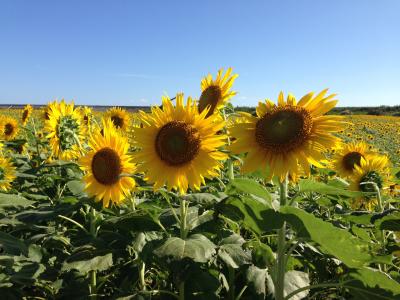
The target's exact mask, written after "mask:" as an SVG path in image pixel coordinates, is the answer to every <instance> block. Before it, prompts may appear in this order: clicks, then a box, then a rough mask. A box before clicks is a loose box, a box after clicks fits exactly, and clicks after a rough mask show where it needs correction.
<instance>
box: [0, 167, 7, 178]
mask: <svg viewBox="0 0 400 300" xmlns="http://www.w3.org/2000/svg"><path fill="white" fill-rule="evenodd" d="M5 173H6V172H5V171H4V169H3V168H2V167H0V181H1V180H4V178H5V177H6V174H5Z"/></svg>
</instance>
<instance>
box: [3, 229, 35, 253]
mask: <svg viewBox="0 0 400 300" xmlns="http://www.w3.org/2000/svg"><path fill="white" fill-rule="evenodd" d="M0 248H3V249H4V251H5V253H7V254H13V255H20V254H23V255H25V256H27V255H28V252H29V251H28V247H27V246H26V245H25V243H24V242H23V241H22V240H20V239H18V238H16V237H14V236H12V235H10V234H8V233H5V232H2V231H0Z"/></svg>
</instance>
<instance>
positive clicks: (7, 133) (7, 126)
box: [0, 116, 19, 141]
mask: <svg viewBox="0 0 400 300" xmlns="http://www.w3.org/2000/svg"><path fill="white" fill-rule="evenodd" d="M0 127H1V129H0V132H1V134H2V138H3V139H5V140H7V141H9V140H12V139H14V138H15V137H16V136H17V134H18V132H19V127H18V122H17V120H15V119H14V118H12V117H9V116H2V117H0Z"/></svg>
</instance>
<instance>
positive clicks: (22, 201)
mask: <svg viewBox="0 0 400 300" xmlns="http://www.w3.org/2000/svg"><path fill="white" fill-rule="evenodd" d="M34 203H35V202H34V201H31V200H28V199H26V198H24V197H21V196H18V195H13V194H3V193H0V208H3V207H23V208H26V207H29V206H31V205H33V204H34Z"/></svg>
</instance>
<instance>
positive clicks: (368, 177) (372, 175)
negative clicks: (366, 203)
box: [360, 171, 383, 193]
mask: <svg viewBox="0 0 400 300" xmlns="http://www.w3.org/2000/svg"><path fill="white" fill-rule="evenodd" d="M360 182H375V183H376V185H377V186H378V187H379V188H382V186H383V179H382V177H381V175H379V173H378V172H375V171H369V172H368V173H367V174H365V175H364V176H363V177H362V178H361V181H360ZM360 190H361V191H363V192H366V193H376V191H375V188H374V186H373V185H372V184H370V183H369V184H361V185H360Z"/></svg>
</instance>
